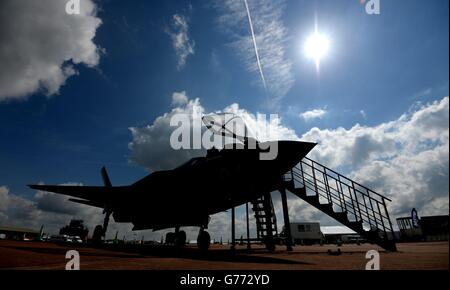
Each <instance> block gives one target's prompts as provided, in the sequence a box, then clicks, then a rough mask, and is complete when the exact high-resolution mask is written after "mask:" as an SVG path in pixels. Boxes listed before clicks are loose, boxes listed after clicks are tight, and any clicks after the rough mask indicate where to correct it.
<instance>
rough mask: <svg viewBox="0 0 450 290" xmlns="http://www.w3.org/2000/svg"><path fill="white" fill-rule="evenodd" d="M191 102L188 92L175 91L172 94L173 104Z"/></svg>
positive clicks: (182, 104)
mask: <svg viewBox="0 0 450 290" xmlns="http://www.w3.org/2000/svg"><path fill="white" fill-rule="evenodd" d="M188 102H189V99H188V97H187V96H186V92H185V91H183V92H180V93H178V92H175V93H173V94H172V106H184V105H187V103H188Z"/></svg>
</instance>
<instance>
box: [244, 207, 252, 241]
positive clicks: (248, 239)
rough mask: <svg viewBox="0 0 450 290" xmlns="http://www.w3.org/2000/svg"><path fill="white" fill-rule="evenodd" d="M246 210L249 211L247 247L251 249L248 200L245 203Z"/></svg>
mask: <svg viewBox="0 0 450 290" xmlns="http://www.w3.org/2000/svg"><path fill="white" fill-rule="evenodd" d="M245 211H246V213H247V216H246V217H247V249H250V248H251V246H250V223H249V218H248V202H247V203H246V204H245Z"/></svg>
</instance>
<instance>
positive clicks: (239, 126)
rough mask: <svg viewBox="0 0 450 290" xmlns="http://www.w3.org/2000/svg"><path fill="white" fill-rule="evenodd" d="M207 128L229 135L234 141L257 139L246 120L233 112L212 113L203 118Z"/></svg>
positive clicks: (217, 133) (220, 134) (222, 134)
mask: <svg viewBox="0 0 450 290" xmlns="http://www.w3.org/2000/svg"><path fill="white" fill-rule="evenodd" d="M202 121H203V123H204V124H205V126H206V128H208V130H210V131H211V132H213V133H214V134H216V135H219V136H223V137H228V138H231V139H233V140H234V141H240V142H241V143H244V144H245V143H246V142H247V141H248V140H249V139H253V140H256V138H255V137H254V134H253V133H252V132H251V131H250V130H249V128H248V127H247V125H246V124H245V122H244V120H243V119H242V118H241V117H240V116H238V115H236V114H231V113H223V114H212V115H207V116H204V117H203V118H202Z"/></svg>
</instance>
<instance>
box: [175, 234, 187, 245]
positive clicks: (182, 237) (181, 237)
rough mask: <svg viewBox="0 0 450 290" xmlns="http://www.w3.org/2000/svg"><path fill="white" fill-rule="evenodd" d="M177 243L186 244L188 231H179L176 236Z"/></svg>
mask: <svg viewBox="0 0 450 290" xmlns="http://www.w3.org/2000/svg"><path fill="white" fill-rule="evenodd" d="M175 245H176V246H177V247H183V246H184V245H186V232H185V231H179V232H178V235H177V236H176V241H175Z"/></svg>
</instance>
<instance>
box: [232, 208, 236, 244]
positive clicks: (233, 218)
mask: <svg viewBox="0 0 450 290" xmlns="http://www.w3.org/2000/svg"><path fill="white" fill-rule="evenodd" d="M235 218H236V213H235V208H234V207H233V208H231V250H232V251H234V250H235V249H236V223H235V222H236V219H235Z"/></svg>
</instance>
